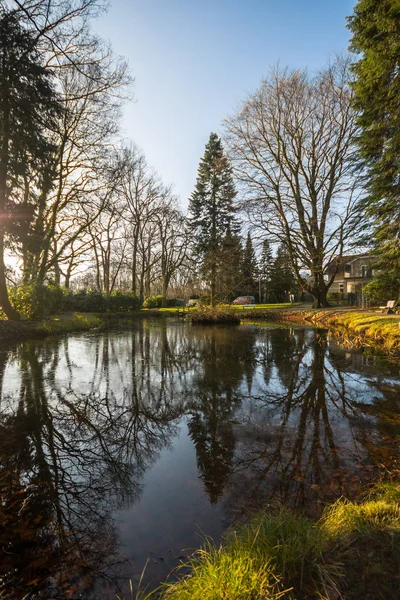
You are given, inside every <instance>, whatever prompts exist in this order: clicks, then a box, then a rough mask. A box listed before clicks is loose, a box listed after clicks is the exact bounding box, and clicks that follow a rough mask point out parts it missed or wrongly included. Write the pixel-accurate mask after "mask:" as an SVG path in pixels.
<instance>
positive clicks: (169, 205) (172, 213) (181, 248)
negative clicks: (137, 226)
mask: <svg viewBox="0 0 400 600" xmlns="http://www.w3.org/2000/svg"><path fill="white" fill-rule="evenodd" d="M156 221H157V227H158V233H159V243H160V271H161V272H160V275H161V294H162V304H163V306H166V304H167V294H168V288H169V285H170V283H171V279H172V278H173V276H174V275H175V274H176V272H177V271H178V270H179V269H180V268H181V267H182V266H183V265H184V263H185V262H186V261H187V259H188V233H187V227H186V226H185V218H184V216H183V215H182V213H181V211H180V210H179V208H178V207H177V204H176V200H175V198H174V197H173V196H172V197H171V193H170V190H169V189H168V188H167V189H166V190H165V197H164V204H163V206H162V207H161V210H160V211H159V212H158V213H157V216H156Z"/></svg>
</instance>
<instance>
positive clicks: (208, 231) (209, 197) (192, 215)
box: [188, 133, 238, 305]
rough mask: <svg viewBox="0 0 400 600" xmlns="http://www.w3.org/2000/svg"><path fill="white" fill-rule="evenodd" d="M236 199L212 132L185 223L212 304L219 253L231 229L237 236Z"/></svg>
mask: <svg viewBox="0 0 400 600" xmlns="http://www.w3.org/2000/svg"><path fill="white" fill-rule="evenodd" d="M235 196H236V191H235V186H234V183H233V178H232V172H231V168H230V165H229V162H228V159H227V157H226V155H225V153H224V150H223V147H222V143H221V140H220V139H219V137H218V136H217V135H216V134H215V133H212V134H211V135H210V139H209V141H208V143H207V144H206V147H205V152H204V156H203V158H202V159H201V160H200V164H199V168H198V172H197V181H196V186H195V189H194V191H193V193H192V195H191V197H190V201H189V217H188V223H189V228H190V231H191V235H192V239H193V251H194V253H195V254H196V255H197V258H198V261H197V262H198V264H199V266H200V272H201V274H202V276H203V277H205V278H206V279H207V280H208V281H209V284H210V296H211V303H212V304H213V305H214V304H215V302H216V288H217V278H218V254H219V252H220V250H221V248H222V242H223V240H224V238H225V236H226V234H227V232H228V230H230V231H231V232H232V233H233V234H235V233H237V229H238V226H237V223H236V222H235V208H234V205H233V200H234V198H235Z"/></svg>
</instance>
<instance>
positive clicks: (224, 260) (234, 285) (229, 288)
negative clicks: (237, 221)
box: [217, 228, 243, 302]
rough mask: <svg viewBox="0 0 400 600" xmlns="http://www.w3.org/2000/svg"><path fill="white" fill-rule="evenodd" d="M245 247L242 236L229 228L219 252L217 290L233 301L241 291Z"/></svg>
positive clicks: (226, 299) (225, 298)
mask: <svg viewBox="0 0 400 600" xmlns="http://www.w3.org/2000/svg"><path fill="white" fill-rule="evenodd" d="M242 262H243V248H242V242H241V239H240V236H239V235H238V234H236V233H232V231H231V229H230V228H229V229H228V231H227V232H226V235H225V237H224V239H223V240H222V246H221V250H220V252H219V264H218V273H219V275H218V283H217V292H218V294H219V295H220V296H221V297H222V298H223V299H224V300H225V301H226V302H231V301H232V300H233V299H234V298H236V296H238V295H239V294H240V292H241V285H242V273H241V270H240V265H241V264H242Z"/></svg>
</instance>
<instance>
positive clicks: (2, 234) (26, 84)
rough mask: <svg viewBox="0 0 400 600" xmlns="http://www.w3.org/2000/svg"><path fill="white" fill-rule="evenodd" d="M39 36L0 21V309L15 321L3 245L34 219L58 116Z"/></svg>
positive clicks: (11, 18) (8, 18) (8, 16)
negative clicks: (41, 62) (39, 46)
mask: <svg viewBox="0 0 400 600" xmlns="http://www.w3.org/2000/svg"><path fill="white" fill-rule="evenodd" d="M37 43H38V42H37V36H35V35H34V34H32V33H30V32H28V31H27V30H25V29H24V28H23V27H21V25H20V24H19V22H18V20H17V19H16V17H15V15H13V14H12V13H7V12H5V13H3V15H2V16H1V17H0V216H1V219H0V305H1V306H2V308H3V310H4V312H5V313H6V315H7V317H8V318H9V319H19V315H18V313H17V312H16V311H15V310H14V309H13V307H12V306H11V304H10V301H9V299H8V294H7V286H6V268H5V264H4V252H5V245H6V242H7V240H8V239H9V237H10V235H11V234H13V233H14V234H15V233H16V232H17V233H18V231H19V230H21V225H22V224H24V223H25V226H26V222H28V223H29V219H30V218H32V215H33V211H34V209H35V200H36V198H35V196H34V194H33V193H32V192H31V190H36V191H37V190H38V189H40V188H42V187H43V186H44V185H45V181H46V179H47V176H48V173H49V171H50V168H51V158H52V156H53V152H54V150H55V149H54V147H53V145H52V144H51V143H50V141H49V136H48V132H49V129H51V128H52V126H54V123H55V119H56V117H57V116H58V115H59V114H60V112H61V108H60V104H59V103H58V102H57V97H56V93H55V91H54V88H53V85H52V81H51V74H50V72H49V71H48V70H47V69H45V68H44V67H43V66H42V65H41V64H40V53H39V50H38V47H37Z"/></svg>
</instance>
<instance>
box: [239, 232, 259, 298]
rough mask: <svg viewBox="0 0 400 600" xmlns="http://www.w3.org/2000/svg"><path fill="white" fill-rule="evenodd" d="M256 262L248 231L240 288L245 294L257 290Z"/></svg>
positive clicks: (254, 292)
mask: <svg viewBox="0 0 400 600" xmlns="http://www.w3.org/2000/svg"><path fill="white" fill-rule="evenodd" d="M257 271H258V264H257V258H256V253H255V251H254V248H253V242H252V239H251V235H250V232H248V234H247V238H246V244H245V247H244V251H243V262H242V289H243V292H244V293H245V294H252V295H253V294H256V292H257Z"/></svg>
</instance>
